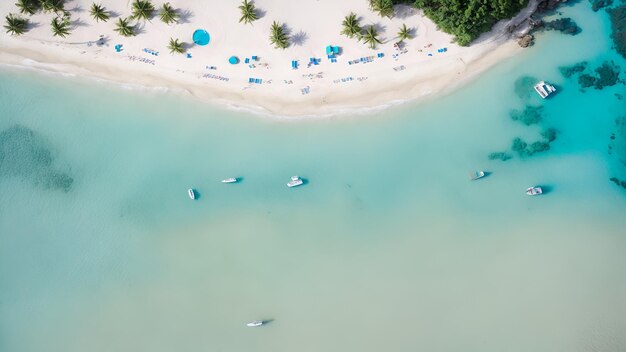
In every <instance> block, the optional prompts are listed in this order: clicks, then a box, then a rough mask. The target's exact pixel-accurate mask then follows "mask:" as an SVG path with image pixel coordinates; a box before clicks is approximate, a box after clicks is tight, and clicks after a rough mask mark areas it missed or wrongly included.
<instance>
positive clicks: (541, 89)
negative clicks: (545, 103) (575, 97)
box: [535, 81, 556, 99]
mask: <svg viewBox="0 0 626 352" xmlns="http://www.w3.org/2000/svg"><path fill="white" fill-rule="evenodd" d="M535 91H536V92H537V94H539V96H540V97H541V98H543V99H545V98H547V97H548V96H549V95H550V94H552V93H554V92H556V88H554V86H553V85H550V84H548V83H546V81H541V82H539V83H537V84H535Z"/></svg>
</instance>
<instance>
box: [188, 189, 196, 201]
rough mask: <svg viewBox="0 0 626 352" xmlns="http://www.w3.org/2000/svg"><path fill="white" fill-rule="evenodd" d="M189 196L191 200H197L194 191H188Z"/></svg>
mask: <svg viewBox="0 0 626 352" xmlns="http://www.w3.org/2000/svg"><path fill="white" fill-rule="evenodd" d="M187 194H188V195H189V198H191V199H192V200H194V199H196V191H194V190H193V189H191V188H190V189H188V190H187Z"/></svg>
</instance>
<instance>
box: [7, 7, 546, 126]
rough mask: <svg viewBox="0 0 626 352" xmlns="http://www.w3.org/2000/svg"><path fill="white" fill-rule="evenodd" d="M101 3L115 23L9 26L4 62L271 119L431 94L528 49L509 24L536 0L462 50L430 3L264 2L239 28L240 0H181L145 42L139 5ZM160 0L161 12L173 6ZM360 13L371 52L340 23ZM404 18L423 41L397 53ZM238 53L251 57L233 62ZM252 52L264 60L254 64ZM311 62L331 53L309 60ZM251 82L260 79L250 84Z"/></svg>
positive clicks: (78, 13)
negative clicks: (374, 34)
mask: <svg viewBox="0 0 626 352" xmlns="http://www.w3.org/2000/svg"><path fill="white" fill-rule="evenodd" d="M101 3H102V5H104V6H105V7H106V9H107V10H108V11H111V13H112V18H111V19H110V20H109V21H108V22H96V21H94V20H93V19H92V18H91V16H90V15H89V7H90V6H91V4H92V2H91V1H84V0H71V1H67V2H66V9H68V10H69V11H70V12H71V14H72V32H71V34H70V35H69V36H68V37H67V38H59V37H54V36H53V35H52V32H51V30H50V21H51V20H52V18H53V17H54V15H53V14H43V13H38V14H36V15H33V16H32V17H31V18H30V19H31V23H32V25H33V26H32V28H31V29H30V30H29V31H28V32H27V33H25V34H24V35H22V36H19V37H13V36H10V35H9V34H7V33H5V32H4V31H2V34H0V63H3V64H9V65H19V66H28V67H33V68H38V69H45V70H50V71H55V72H62V73H67V74H72V75H77V76H86V77H93V78H98V79H105V80H110V81H114V82H120V83H129V84H137V85H142V86H148V87H166V88H169V89H174V90H183V91H185V92H188V93H189V94H192V95H193V96H195V97H197V98H199V99H202V100H205V101H209V102H212V103H215V104H218V105H221V106H230V107H240V108H247V109H253V110H256V111H259V112H266V113H270V114H272V115H279V116H304V115H329V114H337V113H341V112H347V111H353V110H354V109H362V108H370V107H378V106H384V105H387V104H390V103H394V102H399V101H408V100H415V99H418V98H424V97H431V96H433V95H434V94H436V93H442V92H448V91H450V90H452V89H453V88H455V87H458V86H460V85H461V84H463V83H464V82H467V81H468V80H469V79H470V78H472V77H475V76H476V75H477V74H479V73H480V72H483V71H484V70H486V69H487V68H489V67H491V66H493V65H494V64H496V63H498V62H500V61H501V60H503V59H505V58H507V57H510V56H512V55H514V54H515V53H518V52H519V51H520V50H522V49H521V48H519V46H518V45H517V44H516V43H515V40H514V38H511V36H510V34H508V33H507V31H506V27H507V26H508V25H509V24H511V22H514V23H520V22H521V21H523V19H524V18H525V17H527V16H528V15H529V14H530V13H531V7H533V6H534V1H531V5H529V8H528V9H527V10H526V11H524V12H523V13H521V14H520V15H519V16H518V17H517V18H515V19H513V20H511V21H505V22H501V23H499V24H498V25H496V27H494V29H493V30H492V32H490V33H486V34H484V35H483V36H482V37H481V38H479V39H478V40H476V41H475V43H473V44H472V45H471V46H469V47H460V46H458V45H456V44H454V43H453V42H452V37H451V36H450V35H448V34H446V33H443V32H441V31H439V30H437V28H436V26H435V24H434V23H433V22H432V21H430V20H429V19H427V18H426V17H424V16H423V14H422V13H421V11H419V10H416V9H414V8H411V7H407V6H397V7H396V9H395V16H394V17H393V18H391V19H388V18H381V17H379V16H378V15H377V14H376V13H374V12H372V11H371V10H370V9H369V7H368V3H367V1H366V0H342V1H335V0H316V1H287V0H256V1H255V2H254V3H255V5H256V7H257V9H258V10H259V14H260V18H259V19H258V20H257V21H255V22H253V23H252V24H243V23H239V17H240V12H239V9H238V5H239V4H240V2H239V1H234V0H229V1H208V2H207V1H200V0H185V1H183V0H171V1H170V3H171V5H172V6H173V7H174V8H176V9H178V10H179V12H180V13H181V14H182V18H181V20H180V21H179V23H177V24H173V25H166V24H164V23H162V22H161V21H160V20H159V19H158V17H155V18H153V19H152V20H151V21H146V22H140V23H139V31H138V34H137V35H136V36H134V37H122V36H120V35H119V34H118V33H117V32H115V31H114V28H115V24H114V22H115V21H116V20H117V18H118V17H123V18H125V17H128V16H129V15H130V13H131V10H130V1H128V0H103V1H102V2H101ZM154 4H155V6H156V7H157V8H158V7H160V6H161V5H162V2H160V1H157V2H154ZM17 12H18V10H17V8H16V6H15V5H14V3H13V1H3V2H2V3H0V15H2V18H4V17H5V16H6V15H7V14H9V13H17ZM350 12H355V13H356V14H357V15H358V16H359V17H360V24H361V25H362V26H367V25H370V24H372V25H375V26H376V28H378V29H379V33H380V34H381V35H380V38H381V39H382V41H383V44H382V45H379V46H378V47H377V48H376V49H375V50H371V49H369V48H368V47H367V46H366V45H365V44H363V43H361V42H358V41H357V40H356V39H349V38H347V37H345V36H343V35H341V34H340V31H341V22H342V20H343V18H344V16H346V15H347V14H349V13H350ZM273 21H278V22H280V23H284V24H285V25H286V28H287V29H288V31H289V33H290V36H291V38H292V40H291V45H290V46H289V47H288V48H287V49H285V50H282V49H275V48H274V47H273V46H272V45H271V44H270V42H269V32H270V26H271V24H272V22H273ZM404 23H405V24H406V25H407V26H408V27H410V28H412V29H413V33H414V35H415V36H414V38H413V39H409V40H407V41H405V46H404V48H403V50H398V49H397V48H395V47H394V43H395V42H396V41H397V38H396V36H397V32H398V29H399V27H400V26H401V25H402V24H404ZM197 29H205V30H206V31H208V32H209V33H210V37H211V40H210V43H209V44H208V45H206V46H199V45H194V44H193V41H192V34H193V32H194V31H195V30H197ZM100 38H102V39H100ZM170 38H178V39H180V40H181V41H183V42H185V43H187V44H188V45H187V53H188V54H189V56H190V57H188V55H187V54H170V52H169V50H168V49H167V44H168V42H169V39H170ZM99 41H100V42H99ZM116 45H121V51H119V52H117V51H116V50H115V46H116ZM328 45H333V46H339V47H340V48H341V52H340V55H338V56H337V58H336V62H331V60H329V59H328V58H327V55H326V52H325V48H326V46H328ZM144 49H149V50H150V51H152V52H154V53H158V55H155V54H150V53H147V52H146V51H145V50H144ZM379 54H382V57H379V56H380V55H379ZM231 56H237V57H238V58H239V59H240V60H241V62H240V63H239V64H236V65H232V64H230V63H229V62H228V59H229V58H230V57H231ZM252 56H256V57H258V59H257V60H252V61H250V62H249V63H245V60H246V58H248V59H251V58H252ZM311 58H316V59H321V60H320V62H319V64H316V65H309V62H310V59H311ZM361 58H369V59H368V60H365V61H369V62H362V59H361ZM293 60H297V61H298V69H293V68H292V61H293ZM354 60H358V62H356V61H354ZM350 61H352V62H356V63H352V64H350ZM251 78H254V79H257V81H256V82H260V83H249V81H250V79H251Z"/></svg>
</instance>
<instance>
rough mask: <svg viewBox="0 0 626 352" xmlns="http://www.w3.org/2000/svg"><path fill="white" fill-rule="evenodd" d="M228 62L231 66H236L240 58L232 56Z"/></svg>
mask: <svg viewBox="0 0 626 352" xmlns="http://www.w3.org/2000/svg"><path fill="white" fill-rule="evenodd" d="M228 62H229V63H230V64H231V65H236V64H238V63H239V58H238V57H237V56H231V57H230V59H228Z"/></svg>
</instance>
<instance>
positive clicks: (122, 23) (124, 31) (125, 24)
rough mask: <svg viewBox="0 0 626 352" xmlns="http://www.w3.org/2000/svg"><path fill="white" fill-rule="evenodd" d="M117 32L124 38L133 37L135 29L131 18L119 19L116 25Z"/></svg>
mask: <svg viewBox="0 0 626 352" xmlns="http://www.w3.org/2000/svg"><path fill="white" fill-rule="evenodd" d="M115 31H116V32H117V33H118V34H119V35H121V36H123V37H132V36H134V35H135V27H134V26H132V25H131V24H130V19H129V18H121V17H120V18H118V19H117V22H116V23H115Z"/></svg>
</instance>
